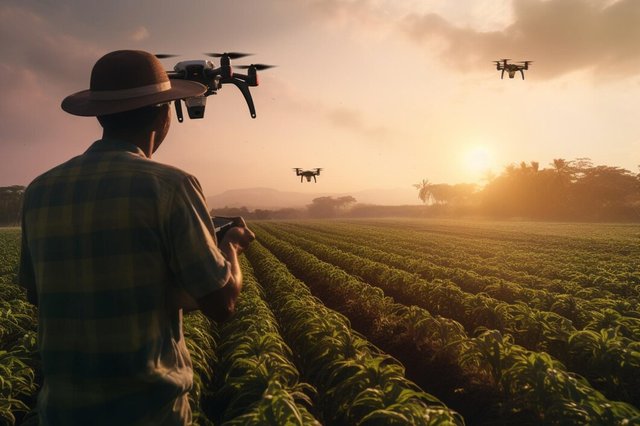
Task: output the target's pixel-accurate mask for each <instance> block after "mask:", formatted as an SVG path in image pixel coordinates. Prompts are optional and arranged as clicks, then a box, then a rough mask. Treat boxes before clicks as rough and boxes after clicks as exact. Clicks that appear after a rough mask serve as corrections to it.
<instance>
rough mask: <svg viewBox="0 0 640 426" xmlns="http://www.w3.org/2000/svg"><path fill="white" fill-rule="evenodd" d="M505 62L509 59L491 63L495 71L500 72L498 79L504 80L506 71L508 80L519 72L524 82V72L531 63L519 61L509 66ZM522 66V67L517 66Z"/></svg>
mask: <svg viewBox="0 0 640 426" xmlns="http://www.w3.org/2000/svg"><path fill="white" fill-rule="evenodd" d="M507 61H509V59H500V60H499V61H493V62H494V63H495V64H496V69H497V70H498V71H502V72H501V73H500V79H503V78H504V72H505V71H506V72H507V74H508V75H509V78H513V77H515V75H516V73H517V72H520V75H522V79H523V80H524V71H525V70H528V69H529V64H530V63H531V62H533V61H520V62H518V63H515V64H510V63H508V62H507ZM519 64H522V65H519Z"/></svg>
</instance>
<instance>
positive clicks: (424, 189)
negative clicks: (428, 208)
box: [413, 179, 433, 204]
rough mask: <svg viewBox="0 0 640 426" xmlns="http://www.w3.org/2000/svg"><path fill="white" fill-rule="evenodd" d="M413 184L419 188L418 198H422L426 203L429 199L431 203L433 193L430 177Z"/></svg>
mask: <svg viewBox="0 0 640 426" xmlns="http://www.w3.org/2000/svg"><path fill="white" fill-rule="evenodd" d="M413 186H414V187H415V188H416V189H417V190H418V198H419V199H421V200H422V202H423V203H424V204H426V203H427V201H429V203H431V199H432V198H433V194H432V193H431V186H432V184H431V183H430V182H429V179H422V182H420V183H414V184H413Z"/></svg>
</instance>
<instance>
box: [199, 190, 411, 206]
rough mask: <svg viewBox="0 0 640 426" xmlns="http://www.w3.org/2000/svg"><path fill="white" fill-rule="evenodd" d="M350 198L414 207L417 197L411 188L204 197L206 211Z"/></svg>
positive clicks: (246, 192)
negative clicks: (346, 196)
mask: <svg viewBox="0 0 640 426" xmlns="http://www.w3.org/2000/svg"><path fill="white" fill-rule="evenodd" d="M345 195H351V196H353V197H354V198H355V199H356V200H357V202H358V203H364V204H378V205H407V204H418V203H419V200H418V196H417V192H416V190H415V189H413V188H411V187H409V188H406V189H405V188H396V189H367V190H362V191H354V192H343V193H330V192H316V193H311V194H309V193H303V192H294V191H279V190H277V189H273V188H243V189H231V190H228V191H224V192H222V193H220V194H217V195H213V196H210V197H207V205H208V206H209V208H210V209H214V208H221V207H246V208H248V209H249V210H255V209H269V210H276V209H280V208H287V207H293V208H300V207H304V206H306V205H307V204H311V201H312V200H313V199H314V198H317V197H342V196H345Z"/></svg>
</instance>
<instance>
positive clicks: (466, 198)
mask: <svg viewBox="0 0 640 426" xmlns="http://www.w3.org/2000/svg"><path fill="white" fill-rule="evenodd" d="M414 187H416V189H417V190H418V198H419V199H421V200H422V201H423V203H425V204H428V205H429V206H436V205H446V206H448V207H450V209H449V210H450V212H452V213H454V212H456V211H460V212H466V213H475V214H479V215H484V216H490V217H497V218H511V217H521V218H530V219H541V220H585V221H608V220H613V221H619V220H625V221H627V220H630V221H637V220H640V174H634V173H632V172H631V171H629V170H626V169H623V168H621V167H612V166H603V165H599V166H594V165H593V163H592V162H591V160H590V159H588V158H577V159H575V160H571V161H568V160H565V159H562V158H558V159H554V160H553V162H552V163H550V164H549V167H547V168H544V169H541V168H540V164H539V163H538V162H536V161H531V162H529V163H527V162H524V161H523V162H521V163H520V164H511V165H509V166H507V167H506V168H505V169H504V171H503V172H502V173H501V174H500V175H499V176H490V177H489V178H488V182H487V184H486V185H485V186H484V187H483V188H482V189H477V188H475V187H473V186H469V185H467V184H460V185H447V184H431V183H430V182H429V181H428V180H427V179H423V180H422V182H420V183H418V184H415V185H414Z"/></svg>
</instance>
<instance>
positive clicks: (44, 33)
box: [0, 0, 640, 203]
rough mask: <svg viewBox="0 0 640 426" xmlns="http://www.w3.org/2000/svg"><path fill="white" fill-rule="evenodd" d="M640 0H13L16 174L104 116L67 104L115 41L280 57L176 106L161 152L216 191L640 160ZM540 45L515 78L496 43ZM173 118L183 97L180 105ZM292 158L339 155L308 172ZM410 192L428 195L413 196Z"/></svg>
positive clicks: (1, 132)
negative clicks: (248, 77) (310, 176)
mask: <svg viewBox="0 0 640 426" xmlns="http://www.w3.org/2000/svg"><path fill="white" fill-rule="evenodd" d="M638 22H640V2H639V1H637V0H619V1H604V0H601V1H595V0H547V1H539V0H457V1H455V2H453V1H447V0H431V1H427V0H422V1H417V0H412V1H402V2H397V1H391V0H369V1H365V0H350V1H346V0H345V1H343V0H327V1H323V0H304V1H303V0H299V1H285V0H261V1H258V2H257V1H251V0H242V1H234V2H231V1H227V2H220V1H218V2H196V1H186V2H177V1H174V2H167V1H150V0H145V1H137V2H126V1H122V0H120V1H108V2H105V1H58V0H57V1H53V0H49V1H24V0H21V1H13V0H9V1H7V0H5V1H4V2H2V4H1V5H0V72H1V75H2V79H0V93H2V97H1V98H0V116H1V117H2V119H1V120H2V125H1V126H0V159H1V161H2V163H1V164H2V167H0V186H7V185H14V184H17V185H26V184H28V183H29V182H30V181H31V180H32V179H33V178H34V177H36V176H37V175H39V174H41V173H42V172H44V171H46V170H47V169H49V168H51V167H53V166H55V165H57V164H59V163H60V162H62V161H65V160H67V159H68V158H70V157H72V156H74V155H77V154H79V153H81V152H82V151H84V150H85V149H86V148H87V147H88V146H89V145H90V144H91V143H92V142H93V141H94V140H96V139H98V138H99V136H100V134H101V131H100V128H99V126H98V124H97V122H96V121H95V119H92V118H81V117H74V116H70V115H68V114H65V113H64V112H63V111H62V110H61V109H60V106H59V105H60V102H61V100H62V99H63V98H64V96H66V95H68V94H70V93H72V92H76V91H79V90H83V89H86V88H88V85H89V74H90V71H91V67H92V66H93V63H94V62H95V61H96V60H97V59H98V58H99V57H100V56H102V55H103V54H105V53H107V52H109V51H112V50H117V49H141V50H147V51H150V52H155V53H160V52H162V53H178V54H181V56H180V57H178V58H175V59H165V60H163V63H164V64H165V66H166V67H167V69H171V68H172V67H173V65H174V63H175V62H176V61H177V60H188V59H205V57H204V56H202V52H224V51H241V52H249V53H255V55H254V56H252V57H248V58H245V59H241V60H237V61H235V62H234V63H235V64H248V63H251V62H255V63H266V64H275V65H277V66H278V67H277V68H274V69H271V70H269V71H265V72H263V73H261V74H260V86H259V87H256V88H253V89H252V94H253V98H254V101H255V105H256V110H257V118H256V119H251V118H250V116H249V113H248V109H247V106H246V104H245V103H244V100H243V98H242V95H241V94H240V92H239V91H238V90H237V89H236V88H235V87H231V86H225V87H223V88H222V90H221V91H220V92H219V94H218V95H217V96H215V97H211V98H209V101H208V105H207V110H206V115H205V118H204V119H203V120H189V119H185V122H184V123H181V124H178V123H177V120H174V122H173V125H172V129H171V131H170V133H169V137H168V139H167V141H165V144H164V145H163V146H162V147H161V149H160V150H159V151H158V152H157V154H156V156H155V157H154V158H155V159H156V160H158V161H161V162H164V163H168V164H171V165H174V166H177V167H180V168H182V169H184V170H187V171H189V172H190V173H192V174H194V175H196V176H197V177H198V178H199V179H200V181H201V183H202V185H203V188H204V191H205V193H206V194H207V195H213V194H217V193H220V192H223V191H225V190H230V189H237V188H247V187H258V186H259V187H270V188H275V189H278V190H282V191H302V192H323V193H330V192H337V193H346V192H349V191H361V190H365V189H371V188H379V189H392V188H404V189H406V188H411V185H412V184H414V183H416V182H420V181H421V180H422V179H423V178H427V179H429V180H430V181H431V182H434V183H451V184H454V183H462V182H470V183H482V178H483V176H485V174H486V172H487V170H491V171H492V172H493V173H496V174H497V173H499V172H500V171H501V170H502V169H503V167H504V166H506V165H507V164H510V163H519V162H520V161H539V162H540V164H541V166H542V167H546V165H547V164H548V163H550V162H552V160H553V159H554V158H565V159H569V160H570V159H574V158H577V157H589V158H591V159H592V161H593V163H594V164H606V165H610V166H619V167H623V168H626V169H628V170H632V171H637V165H638V164H639V160H638V151H639V149H640V136H639V135H640V120H638V119H637V117H638V111H640V44H638V40H640V25H638ZM499 58H512V59H513V60H525V59H529V60H533V61H535V62H534V63H533V65H532V66H531V69H530V70H529V71H527V72H526V74H525V77H526V80H524V81H522V80H521V79H520V78H519V76H518V77H517V78H515V79H513V80H510V79H508V78H506V77H505V79H504V80H500V75H499V72H498V71H496V70H495V67H494V65H493V64H492V62H491V61H493V60H495V59H499ZM174 118H175V115H174ZM292 167H302V168H312V167H323V168H324V171H323V173H322V176H321V177H320V178H319V179H318V183H317V184H314V183H306V182H305V183H304V184H301V183H300V181H299V179H298V178H296V176H295V174H294V173H293V171H292V170H291V168H292ZM406 202H407V203H419V202H420V201H419V200H418V199H417V197H415V198H414V197H407V201H406Z"/></svg>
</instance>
